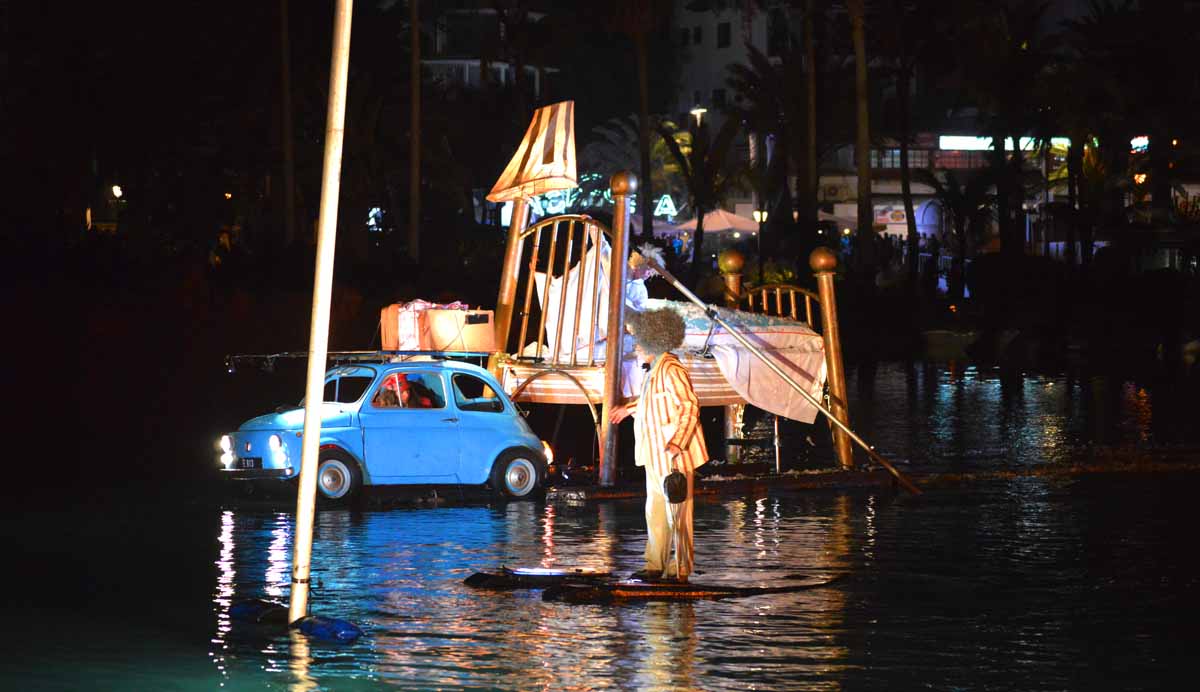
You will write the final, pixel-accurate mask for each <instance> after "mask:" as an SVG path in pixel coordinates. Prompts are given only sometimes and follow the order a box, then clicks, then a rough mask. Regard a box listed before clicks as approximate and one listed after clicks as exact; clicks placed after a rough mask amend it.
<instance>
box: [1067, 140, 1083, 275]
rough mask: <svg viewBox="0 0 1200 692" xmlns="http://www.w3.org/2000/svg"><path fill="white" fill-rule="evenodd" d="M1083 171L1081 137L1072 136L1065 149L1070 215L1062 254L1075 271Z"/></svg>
mask: <svg viewBox="0 0 1200 692" xmlns="http://www.w3.org/2000/svg"><path fill="white" fill-rule="evenodd" d="M1082 173H1083V137H1072V138H1071V148H1070V149H1068V150H1067V206H1068V207H1070V210H1071V217H1070V218H1069V219H1068V223H1067V237H1066V247H1065V248H1064V252H1063V256H1064V257H1065V258H1066V261H1067V267H1068V268H1069V270H1070V271H1072V272H1073V271H1075V234H1076V231H1077V230H1078V229H1079V226H1080V224H1081V221H1082V218H1083V210H1082V209H1081V208H1079V207H1080V206H1081V204H1080V203H1081V200H1080V198H1079V197H1080V195H1079V181H1080V176H1081V175H1082Z"/></svg>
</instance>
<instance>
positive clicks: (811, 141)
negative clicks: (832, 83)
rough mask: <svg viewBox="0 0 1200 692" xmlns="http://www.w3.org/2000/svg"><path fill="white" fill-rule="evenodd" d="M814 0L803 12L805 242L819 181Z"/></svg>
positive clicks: (812, 220) (814, 221) (809, 235)
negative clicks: (805, 169)
mask: <svg viewBox="0 0 1200 692" xmlns="http://www.w3.org/2000/svg"><path fill="white" fill-rule="evenodd" d="M815 9H816V8H815V7H814V2H813V0H808V2H807V3H806V6H805V8H804V36H805V41H806V44H807V45H806V50H807V56H806V59H805V67H806V68H807V74H806V83H805V91H806V92H807V93H806V96H807V98H806V102H807V103H806V106H807V113H806V117H805V123H804V125H805V130H806V132H805V146H806V147H807V150H806V151H805V156H806V157H807V158H808V161H807V163H808V166H807V176H806V178H807V179H806V180H805V181H804V182H805V184H806V187H805V188H804V189H803V190H801V191H800V213H801V214H803V216H802V217H801V218H800V221H801V222H802V223H803V224H804V226H803V228H804V232H805V234H806V235H805V240H809V239H811V238H812V237H813V233H814V232H815V230H816V226H817V188H818V186H819V185H820V184H821V178H820V176H819V175H818V173H817V42H816V33H815V29H814V28H813V12H814V11H815Z"/></svg>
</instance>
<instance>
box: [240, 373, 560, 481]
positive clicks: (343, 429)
mask: <svg viewBox="0 0 1200 692" xmlns="http://www.w3.org/2000/svg"><path fill="white" fill-rule="evenodd" d="M323 400H324V403H323V405H322V406H323V412H322V416H321V441H320V450H321V453H320V470H319V471H318V475H317V489H318V497H319V499H321V500H323V501H325V502H327V503H328V502H334V503H338V502H345V501H348V500H350V499H351V498H352V497H354V496H355V495H356V494H357V493H358V492H359V490H360V489H361V488H362V487H363V486H365V485H415V484H459V485H481V486H482V485H485V484H487V485H490V486H491V488H493V489H494V490H495V491H496V492H498V493H501V494H503V495H506V496H509V497H526V496H528V495H530V494H531V493H533V492H535V491H536V490H537V489H538V488H539V487H540V486H541V484H542V482H543V481H544V480H545V478H546V468H547V461H548V460H547V458H546V456H547V453H548V452H549V447H548V446H546V445H544V444H543V443H542V441H541V440H539V439H538V437H537V435H535V434H534V433H533V430H531V429H530V427H529V425H528V423H526V422H525V418H524V416H522V415H521V412H520V411H518V410H517V409H516V407H515V406H513V403H512V401H510V400H509V399H508V397H507V396H505V394H504V392H503V391H501V388H500V387H499V385H497V383H496V380H495V379H494V378H493V377H492V375H491V374H490V373H489V372H488V371H487V370H484V369H483V368H480V367H478V366H476V365H471V364H469V363H464V362H459V361H452V360H435V361H405V362H399V363H354V364H348V365H340V366H337V367H334V368H333V369H331V370H330V371H329V372H328V373H326V375H325V393H324V397H323ZM303 427H304V408H303V404H301V405H298V406H296V407H291V408H285V409H280V410H279V411H277V412H276V413H271V414H267V415H265V416H259V417H257V418H252V419H250V420H248V421H246V422H245V423H243V424H242V425H241V427H239V428H238V429H237V431H236V432H232V433H229V434H228V435H224V436H222V437H221V441H220V448H221V452H222V453H221V467H222V471H223V473H224V474H225V475H226V476H227V477H230V478H237V479H248V480H261V479H276V480H279V481H286V480H290V479H293V478H296V477H297V476H298V475H299V473H300V443H301V435H302V430H303Z"/></svg>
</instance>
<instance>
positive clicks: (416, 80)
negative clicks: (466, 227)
mask: <svg viewBox="0 0 1200 692" xmlns="http://www.w3.org/2000/svg"><path fill="white" fill-rule="evenodd" d="M418 6H419V0H409V2H408V8H409V16H408V21H409V27H408V32H409V35H410V36H409V40H410V42H411V51H412V64H410V65H409V81H410V84H409V121H410V122H409V138H410V139H409V159H408V257H409V259H411V260H412V261H413V262H420V261H421V23H420V16H419V14H418Z"/></svg>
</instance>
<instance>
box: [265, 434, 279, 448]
mask: <svg viewBox="0 0 1200 692" xmlns="http://www.w3.org/2000/svg"><path fill="white" fill-rule="evenodd" d="M267 447H269V448H270V450H271V451H272V452H278V451H279V450H281V449H283V440H282V439H281V438H280V437H279V436H278V435H272V436H270V437H268V438H267Z"/></svg>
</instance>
